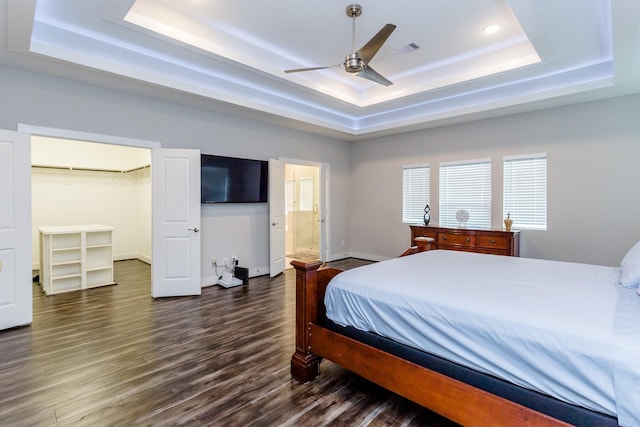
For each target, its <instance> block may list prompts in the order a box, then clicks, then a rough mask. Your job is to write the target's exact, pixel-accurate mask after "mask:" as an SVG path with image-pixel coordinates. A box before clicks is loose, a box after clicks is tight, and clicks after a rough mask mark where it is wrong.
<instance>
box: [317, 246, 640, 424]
mask: <svg viewBox="0 0 640 427" xmlns="http://www.w3.org/2000/svg"><path fill="white" fill-rule="evenodd" d="M619 278H620V269H619V268H615V267H605V266H596V265H588V264H576V263H565V262H555V261H543V260H535V259H527V258H517V257H503V256H495V255H485V254H474V253H466V252H455V251H440V250H437V251H429V252H424V253H420V254H415V255H411V256H407V257H403V258H397V259H393V260H389V261H384V262H380V263H376V264H371V265H368V266H364V267H359V268H356V269H351V270H347V271H345V272H342V273H340V274H339V275H337V276H336V277H335V278H334V279H333V280H332V281H331V282H330V284H329V286H328V288H327V292H326V296H325V305H326V308H327V317H328V318H329V319H331V320H332V321H333V322H335V323H337V324H339V325H343V326H352V327H355V328H357V329H359V330H362V331H370V332H374V333H377V334H379V335H381V336H384V337H387V338H390V339H392V340H394V341H397V342H400V343H402V344H405V345H408V346H411V347H414V348H417V349H420V350H423V351H426V352H429V353H432V354H435V355H437V356H439V357H443V358H445V359H447V360H451V361H453V362H455V363H458V364H461V365H463V366H467V367H469V368H472V369H475V370H477V371H479V372H483V373H487V374H490V375H494V376H496V377H498V378H501V379H504V380H506V381H509V382H511V383H513V384H516V385H518V386H521V387H525V388H528V389H531V390H534V391H538V392H540V393H544V394H547V395H550V396H553V397H555V398H557V399H559V400H562V401H565V402H568V403H570V404H574V405H578V406H581V407H584V408H587V409H590V410H593V411H596V412H600V413H603V414H607V415H612V416H617V417H618V421H619V422H620V424H621V425H640V414H634V412H637V411H636V410H635V408H640V392H639V391H638V390H637V387H639V386H640V362H639V361H640V345H636V344H638V343H640V317H639V316H640V309H638V307H640V297H638V296H637V295H636V294H635V293H634V292H632V291H631V290H628V289H626V288H622V287H620V286H618V285H617V283H618V281H619ZM634 297H635V299H634Z"/></svg>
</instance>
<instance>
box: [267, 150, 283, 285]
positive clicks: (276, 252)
mask: <svg viewBox="0 0 640 427" xmlns="http://www.w3.org/2000/svg"><path fill="white" fill-rule="evenodd" d="M284 212H285V200H284V162H281V161H280V160H275V159H271V160H269V275H270V276H271V277H274V276H277V275H278V274H280V273H282V272H283V271H284V267H285V265H284V263H285V234H284V231H285V216H284Z"/></svg>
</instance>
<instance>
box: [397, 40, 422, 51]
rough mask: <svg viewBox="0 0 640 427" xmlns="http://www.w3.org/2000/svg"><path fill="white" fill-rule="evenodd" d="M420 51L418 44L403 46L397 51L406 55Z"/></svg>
mask: <svg viewBox="0 0 640 427" xmlns="http://www.w3.org/2000/svg"><path fill="white" fill-rule="evenodd" d="M417 49H420V46H418V43H409V44H408V45H406V46H402V47H399V48H397V49H396V53H400V54H405V53H409V52H413V51H414V50H417Z"/></svg>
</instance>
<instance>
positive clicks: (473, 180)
mask: <svg viewBox="0 0 640 427" xmlns="http://www.w3.org/2000/svg"><path fill="white" fill-rule="evenodd" d="M474 166H475V168H474ZM456 167H459V170H454V168H456ZM474 169H475V170H474ZM469 173H473V175H472V176H469ZM491 175H492V159H491V158H481V159H471V160H456V161H450V162H441V163H440V167H439V177H440V181H439V190H440V191H439V223H440V226H441V227H461V226H463V227H469V228H475V229H480V230H490V229H491V224H492V221H491V202H492V200H491V199H492V182H491V181H492V179H491V178H492V177H491ZM452 185H453V186H452ZM470 186H472V187H473V186H475V188H471V190H472V191H471V192H467V193H466V194H465V192H464V188H465V187H466V188H470ZM474 199H475V200H474ZM462 209H464V210H466V211H468V212H469V220H468V222H465V223H459V222H458V221H457V219H456V213H457V212H458V211H460V210H462Z"/></svg>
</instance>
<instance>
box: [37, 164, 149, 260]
mask: <svg viewBox="0 0 640 427" xmlns="http://www.w3.org/2000/svg"><path fill="white" fill-rule="evenodd" d="M149 175H150V173H149V169H148V168H147V169H144V170H140V171H136V172H131V173H127V174H124V175H120V174H114V173H105V172H88V171H73V172H68V171H61V170H48V169H38V168H36V169H33V170H32V174H31V190H32V192H31V200H32V263H33V268H34V269H37V268H39V262H40V260H39V249H38V248H39V240H38V236H39V234H38V228H39V227H43V226H57V225H89V224H101V225H108V226H111V227H114V228H115V229H114V232H113V258H114V260H121V259H133V258H138V259H141V260H143V261H145V262H150V260H151V235H150V230H151V208H150V204H151V185H150V179H149Z"/></svg>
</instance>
